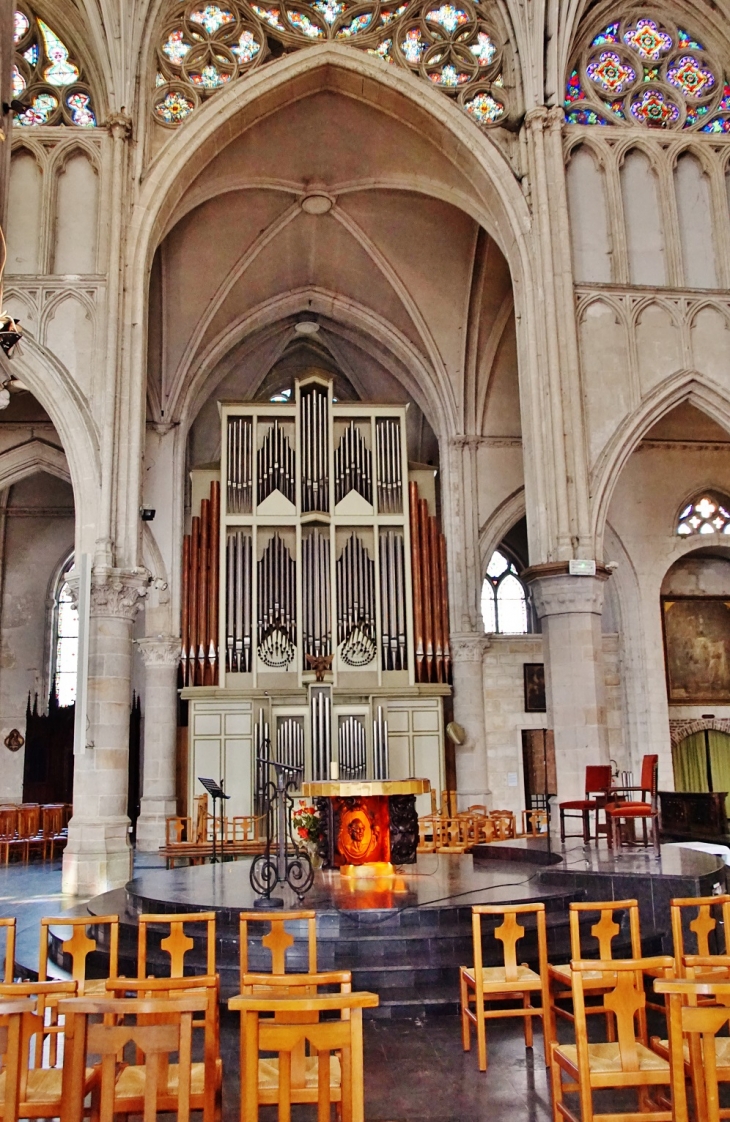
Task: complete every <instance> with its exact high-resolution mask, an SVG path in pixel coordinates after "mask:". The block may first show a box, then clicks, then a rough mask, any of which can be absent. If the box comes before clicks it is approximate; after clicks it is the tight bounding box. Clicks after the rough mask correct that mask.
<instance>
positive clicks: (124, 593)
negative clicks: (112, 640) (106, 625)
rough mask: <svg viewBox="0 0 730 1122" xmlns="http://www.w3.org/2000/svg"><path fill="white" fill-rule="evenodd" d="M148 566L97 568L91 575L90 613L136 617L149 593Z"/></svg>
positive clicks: (114, 617) (107, 616)
mask: <svg viewBox="0 0 730 1122" xmlns="http://www.w3.org/2000/svg"><path fill="white" fill-rule="evenodd" d="M149 581H150V577H149V573H148V572H147V570H146V569H102V570H100V569H94V571H93V573H92V576H91V615H92V617H94V618H96V619H101V618H104V617H106V618H111V619H125V620H130V621H131V620H134V618H135V616H136V615H137V612H138V611H139V610H140V608H141V607H142V601H143V600H144V597H145V596H146V595H147V587H148V585H149Z"/></svg>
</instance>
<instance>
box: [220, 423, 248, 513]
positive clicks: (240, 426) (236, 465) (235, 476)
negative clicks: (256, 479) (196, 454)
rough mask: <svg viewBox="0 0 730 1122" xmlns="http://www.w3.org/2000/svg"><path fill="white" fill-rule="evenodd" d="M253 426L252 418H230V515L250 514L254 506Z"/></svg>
mask: <svg viewBox="0 0 730 1122" xmlns="http://www.w3.org/2000/svg"><path fill="white" fill-rule="evenodd" d="M252 445H253V425H252V422H251V418H250V417H229V419H228V442H227V462H228V478H227V480H226V490H227V509H228V513H229V514H250V513H251V506H252V498H253V495H252V483H253V477H252V466H253V465H252V456H251V451H252Z"/></svg>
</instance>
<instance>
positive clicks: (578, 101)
mask: <svg viewBox="0 0 730 1122" xmlns="http://www.w3.org/2000/svg"><path fill="white" fill-rule="evenodd" d="M565 119H566V121H567V123H568V124H572V125H609V124H620V123H621V122H623V123H625V124H628V125H643V126H645V127H647V128H654V129H667V128H685V129H687V128H694V129H697V130H698V131H700V132H718V133H719V132H730V85H726V84H725V81H724V77H723V72H722V69H721V67H720V66H718V65H717V63H716V62H715V61H714V60H713V59H711V57H710V56H709V54H708V52H707V50H706V49H705V47H704V46H703V44H702V43H701V42H699V40H697V39H695V38H694V37H693V36H692V35H690V34H689V32H687V31H685V30H683V29H682V28H681V27H678V26H677V25H676V24H671V23H670V22H669V21H668V20H666V19H661V20H660V19H658V18H656V17H654V16H653V15H652V14H641V15H638V16H637V15H634V16H627V17H626V18H624V19H619V20H615V21H614V22H613V23H610V24H608V26H607V27H604V28H603V29H602V30H601V31H599V33H598V34H597V35H595V36H594V38H593V39H592V40H591V41H590V43H589V44H588V46H587V47H585V48H584V50H583V52H582V54H581V56H580V57H579V58H577V59H575V60H574V62H573V65H572V67H571V71H570V75H569V77H568V81H567V86H566V92H565Z"/></svg>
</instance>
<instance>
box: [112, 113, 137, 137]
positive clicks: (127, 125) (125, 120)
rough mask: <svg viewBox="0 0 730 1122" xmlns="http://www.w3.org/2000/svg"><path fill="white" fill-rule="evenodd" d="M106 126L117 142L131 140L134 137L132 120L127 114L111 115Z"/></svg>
mask: <svg viewBox="0 0 730 1122" xmlns="http://www.w3.org/2000/svg"><path fill="white" fill-rule="evenodd" d="M106 126H107V128H108V129H109V132H110V133H111V134H112V136H113V137H114V138H115V140H129V138H130V137H131V135H132V118H131V117H128V116H127V114H126V113H110V114H109V116H108V117H107V119H106Z"/></svg>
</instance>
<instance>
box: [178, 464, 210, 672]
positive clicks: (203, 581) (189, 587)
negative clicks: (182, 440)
mask: <svg viewBox="0 0 730 1122" xmlns="http://www.w3.org/2000/svg"><path fill="white" fill-rule="evenodd" d="M219 535H220V483H219V482H218V481H217V480H214V481H213V482H212V483H211V485H210V497H209V498H207V499H203V501H202V502H201V504H200V514H199V515H195V516H194V517H193V518H192V519H191V524H190V533H189V534H187V535H186V536H185V538H184V539H183V551H182V581H181V595H182V611H181V633H182V641H181V651H180V666H181V673H182V681H183V685H184V686H211V685H216V684H217V682H218V593H219V583H218V582H219V557H218V552H219Z"/></svg>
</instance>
